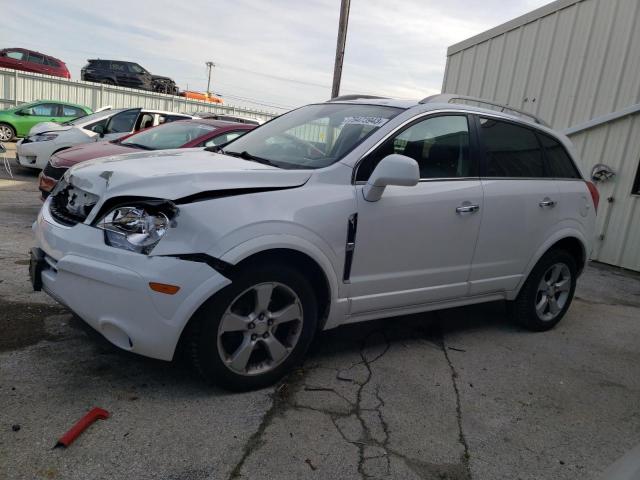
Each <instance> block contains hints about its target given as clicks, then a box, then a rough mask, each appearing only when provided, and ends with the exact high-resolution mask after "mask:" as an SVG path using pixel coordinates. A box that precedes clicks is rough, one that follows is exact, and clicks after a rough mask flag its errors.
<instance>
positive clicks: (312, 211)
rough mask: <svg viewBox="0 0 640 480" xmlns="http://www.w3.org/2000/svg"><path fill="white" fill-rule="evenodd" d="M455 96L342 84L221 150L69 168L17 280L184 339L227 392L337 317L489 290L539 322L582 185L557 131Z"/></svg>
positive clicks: (565, 255) (552, 303) (260, 381)
mask: <svg viewBox="0 0 640 480" xmlns="http://www.w3.org/2000/svg"><path fill="white" fill-rule="evenodd" d="M456 98H458V97H455V98H454V97H451V96H437V97H430V98H427V99H425V100H423V101H421V102H418V103H416V102H406V101H396V100H390V99H372V98H367V99H363V98H361V99H356V100H351V99H341V98H339V99H335V100H333V101H330V102H327V103H322V104H315V105H308V106H305V107H302V108H299V109H297V110H294V111H292V112H289V113H287V114H285V115H282V116H280V117H278V118H276V119H274V120H272V121H270V122H268V123H266V124H264V125H262V126H260V127H258V128H257V129H255V130H253V131H251V132H249V133H247V134H246V135H245V136H243V137H241V138H239V139H238V140H235V141H234V142H232V143H231V144H229V145H228V146H226V147H224V150H221V149H217V150H215V148H214V151H196V152H193V151H175V150H174V151H165V152H145V153H140V154H134V155H127V156H122V157H110V158H105V159H101V160H96V161H91V162H86V163H83V164H80V165H78V166H76V167H74V168H72V169H70V170H69V171H68V172H67V173H66V174H65V176H64V178H63V179H62V181H60V182H59V183H58V185H57V187H56V189H55V190H54V192H53V193H52V195H51V196H50V197H49V198H48V199H47V201H46V202H45V204H44V206H43V207H42V210H41V212H40V214H39V216H38V219H37V222H36V223H35V224H34V227H33V229H34V232H35V236H36V239H37V245H38V248H35V249H33V250H32V261H31V265H30V272H31V277H32V282H33V286H34V288H35V289H36V290H37V289H40V288H42V289H44V290H45V291H46V292H47V293H49V294H50V295H51V296H52V297H54V298H55V299H57V300H59V301H60V302H61V303H63V304H65V305H67V306H68V307H69V308H70V309H71V310H72V311H74V312H75V313H77V314H78V315H79V316H80V317H81V318H83V319H84V320H85V321H86V322H87V323H89V324H90V325H91V326H93V327H94V328H95V329H96V330H98V331H99V332H100V333H101V334H102V335H104V336H105V337H106V338H107V339H108V340H110V341H111V342H112V343H114V344H115V345H117V346H119V347H121V348H123V349H125V350H129V351H132V352H136V353H139V354H142V355H147V356H149V357H154V358H159V359H164V360H170V359H172V358H173V357H174V354H175V352H176V350H177V349H178V348H184V349H186V350H187V351H188V352H189V355H190V357H191V358H192V359H193V361H194V364H195V366H196V367H197V369H198V370H199V371H200V372H201V373H202V374H203V375H204V376H205V377H206V378H208V379H210V380H212V381H215V382H217V383H219V384H222V385H223V386H225V387H227V388H231V389H250V388H258V387H262V386H265V385H268V384H270V383H272V382H274V381H276V380H278V379H279V378H280V377H282V376H283V375H284V374H285V373H286V372H287V371H289V370H290V369H291V368H292V366H294V365H295V364H296V363H297V362H300V361H301V359H302V358H303V356H304V354H305V352H306V350H307V347H308V346H309V343H310V342H311V340H312V338H313V337H314V335H315V334H316V333H317V332H318V331H319V330H323V329H330V328H334V327H337V326H339V325H343V324H346V323H352V322H360V321H363V320H370V319H374V318H381V317H391V316H395V315H403V314H409V313H415V312H424V311H427V310H434V309H442V308H447V307H455V306H460V305H468V304H473V303H480V302H488V301H494V300H506V301H508V303H509V305H510V309H509V310H510V311H511V313H512V315H513V316H514V317H515V318H516V319H517V320H518V321H520V322H521V323H522V324H523V325H524V326H526V327H527V328H529V329H532V330H546V329H549V328H551V327H553V326H554V325H555V324H556V323H557V322H558V321H559V320H560V319H561V318H562V317H563V315H564V314H565V313H566V311H567V309H568V308H569V305H570V303H571V299H572V297H573V293H574V289H575V285H576V278H577V277H578V275H579V274H580V273H581V271H582V269H583V267H584V265H585V262H586V260H587V258H588V254H589V252H590V249H591V239H592V234H593V228H594V219H595V213H596V208H597V202H598V194H597V191H596V190H595V188H594V187H593V185H592V184H590V183H588V182H586V181H585V180H583V178H582V176H581V174H580V172H579V170H578V168H577V167H576V164H575V162H574V160H573V158H572V156H573V155H574V154H573V153H572V147H571V144H570V142H569V141H568V140H567V139H566V138H565V137H564V136H562V135H559V134H558V133H556V132H554V131H553V130H551V129H549V128H547V127H545V126H543V125H542V124H541V123H539V122H537V121H535V120H526V119H524V118H523V117H522V116H521V115H517V114H516V113H517V112H514V111H511V113H509V114H507V113H499V112H497V111H494V110H491V109H482V108H478V107H474V106H471V105H469V103H470V102H469V101H466V103H465V104H459V103H456V102H458V100H456Z"/></svg>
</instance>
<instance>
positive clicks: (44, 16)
mask: <svg viewBox="0 0 640 480" xmlns="http://www.w3.org/2000/svg"><path fill="white" fill-rule="evenodd" d="M547 3H550V2H549V0H508V1H505V0H482V1H478V0H446V1H443V0H395V1H391V0H352V1H351V15H350V19H349V32H348V36H347V49H346V55H345V63H344V71H343V77H342V88H341V93H342V94H347V93H356V92H357V93H370V94H378V95H386V96H395V97H400V98H410V99H413V98H415V99H419V98H423V97H424V96H426V95H429V94H432V93H437V92H439V91H440V87H441V85H442V77H443V73H444V65H445V60H446V49H447V47H448V46H450V45H452V44H454V43H457V42H459V41H461V40H464V39H465V38H468V37H470V36H473V35H475V34H477V33H480V32H482V31H484V30H487V29H488V28H491V27H494V26H496V25H499V24H501V23H503V22H505V21H508V20H510V19H512V18H514V17H517V16H519V15H522V14H524V13H526V12H528V11H530V10H533V9H535V8H538V7H540V6H542V5H544V4H547ZM339 9H340V0H272V1H264V0H235V1H233V2H231V1H222V0H183V1H181V2H176V1H172V2H165V1H160V0H127V1H125V0H110V1H108V2H105V1H100V2H98V1H93V0H83V1H77V0H57V1H56V2H55V3H52V2H50V1H45V0H28V1H23V0H8V1H6V2H3V13H4V15H3V18H4V19H5V21H3V25H2V29H1V31H0V46H2V47H18V46H22V47H25V48H30V49H34V50H38V51H41V52H43V53H47V54H50V55H53V56H54V57H58V58H60V59H61V60H64V61H65V62H66V63H67V66H68V68H69V70H70V71H71V77H72V78H73V79H79V77H80V69H81V68H82V66H83V65H85V63H86V59H88V58H108V59H122V60H130V61H135V62H138V63H140V64H141V65H142V66H144V67H145V68H147V69H148V70H149V71H151V72H152V73H154V74H158V75H167V76H170V77H172V78H173V79H174V80H175V81H176V82H177V83H178V85H179V86H180V87H181V88H182V89H186V88H187V87H188V88H189V89H191V90H201V91H204V90H206V85H207V75H206V67H205V64H204V63H205V62H206V61H207V60H211V61H213V62H215V63H216V65H217V66H216V67H215V69H214V73H213V78H212V90H213V91H215V92H219V93H221V94H222V95H223V96H224V97H225V100H226V103H228V104H236V105H246V106H251V107H254V108H259V109H263V110H270V111H282V110H278V109H277V108H276V107H279V108H280V109H283V108H285V109H289V108H291V107H294V106H298V105H302V104H305V103H309V102H314V101H321V100H326V99H327V98H329V96H330V92H331V79H332V75H333V63H334V55H335V48H336V34H337V26H338V16H339Z"/></svg>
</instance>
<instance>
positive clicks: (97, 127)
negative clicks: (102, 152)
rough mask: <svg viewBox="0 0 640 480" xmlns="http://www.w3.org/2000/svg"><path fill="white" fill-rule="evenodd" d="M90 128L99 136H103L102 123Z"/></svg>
mask: <svg viewBox="0 0 640 480" xmlns="http://www.w3.org/2000/svg"><path fill="white" fill-rule="evenodd" d="M91 130H93V131H94V132H96V133H97V134H98V135H100V138H102V137H104V125H96V126H95V127H93V128H92V129H91Z"/></svg>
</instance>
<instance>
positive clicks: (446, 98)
mask: <svg viewBox="0 0 640 480" xmlns="http://www.w3.org/2000/svg"><path fill="white" fill-rule="evenodd" d="M455 100H464V101H467V102H475V103H479V104H481V105H478V106H479V107H482V104H484V105H490V106H492V107H498V108H499V109H500V111H501V112H506V113H514V114H515V115H517V116H520V117H527V118H529V119H531V120H533V121H534V122H535V123H538V124H540V125H544V126H545V127H548V126H549V124H548V123H547V122H545V121H544V120H542V119H541V118H540V117H538V116H536V115H534V114H533V113H529V112H525V111H524V110H519V109H517V108H514V107H510V106H509V105H503V104H501V103H496V102H492V101H491V100H485V99H483V98H477V97H468V96H466V95H456V94H455V93H440V94H437V95H431V96H429V97H426V98H423V99H422V100H420V102H419V103H459V102H456V101H455Z"/></svg>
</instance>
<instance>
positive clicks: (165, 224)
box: [96, 204, 177, 254]
mask: <svg viewBox="0 0 640 480" xmlns="http://www.w3.org/2000/svg"><path fill="white" fill-rule="evenodd" d="M176 211H177V209H176V208H175V206H173V205H171V204H165V205H164V208H163V206H162V205H161V206H157V205H127V206H119V207H116V208H114V209H113V210H111V211H110V212H109V213H107V214H106V215H105V216H104V217H103V218H102V220H100V221H99V222H98V224H97V225H96V226H97V227H98V228H101V229H103V230H104V241H105V243H106V244H107V245H110V246H112V247H116V248H122V249H124V250H129V251H131V252H137V253H144V254H147V253H149V252H151V250H153V247H155V246H156V244H157V243H158V242H159V241H160V240H161V239H162V237H164V236H165V235H166V233H167V230H168V229H169V226H170V224H171V219H172V218H173V217H174V216H175V214H176Z"/></svg>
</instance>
